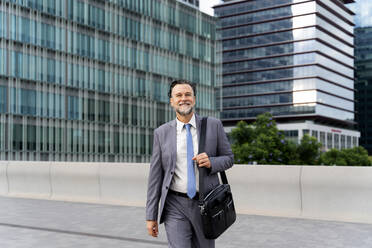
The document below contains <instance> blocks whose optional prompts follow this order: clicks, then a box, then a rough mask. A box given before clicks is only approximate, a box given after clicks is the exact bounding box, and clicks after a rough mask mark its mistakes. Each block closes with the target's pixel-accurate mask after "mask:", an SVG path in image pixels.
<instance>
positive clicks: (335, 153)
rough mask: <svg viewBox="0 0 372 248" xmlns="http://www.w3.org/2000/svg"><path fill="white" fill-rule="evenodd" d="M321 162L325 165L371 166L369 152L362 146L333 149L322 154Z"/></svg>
mask: <svg viewBox="0 0 372 248" xmlns="http://www.w3.org/2000/svg"><path fill="white" fill-rule="evenodd" d="M320 163H322V164H324V165H343V166H371V161H370V160H369V158H368V152H367V150H366V149H364V148H363V147H361V146H358V147H354V148H350V149H343V150H336V149H331V150H329V151H327V152H325V153H323V154H322V155H321V156H320Z"/></svg>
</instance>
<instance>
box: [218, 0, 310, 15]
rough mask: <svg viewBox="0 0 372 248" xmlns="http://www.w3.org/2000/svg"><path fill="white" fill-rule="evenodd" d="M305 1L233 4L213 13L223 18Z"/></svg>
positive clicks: (280, 0)
mask: <svg viewBox="0 0 372 248" xmlns="http://www.w3.org/2000/svg"><path fill="white" fill-rule="evenodd" d="M305 1H306V0H275V1H272V0H260V1H252V2H244V3H239V4H233V5H230V6H224V7H223V8H221V7H219V8H216V9H215V13H216V15H217V16H225V15H232V14H237V13H242V12H248V11H253V10H258V9H261V8H268V7H271V6H277V5H282V4H290V3H299V2H305Z"/></svg>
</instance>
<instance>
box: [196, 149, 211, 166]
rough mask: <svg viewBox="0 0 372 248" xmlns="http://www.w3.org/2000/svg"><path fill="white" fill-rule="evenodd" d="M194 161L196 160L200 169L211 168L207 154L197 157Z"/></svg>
mask: <svg viewBox="0 0 372 248" xmlns="http://www.w3.org/2000/svg"><path fill="white" fill-rule="evenodd" d="M192 160H195V161H196V163H197V164H198V165H199V167H206V168H211V161H209V157H208V155H207V154H206V153H205V152H203V153H200V154H198V155H196V156H195V157H193V158H192Z"/></svg>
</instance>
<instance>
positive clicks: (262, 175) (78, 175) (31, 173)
mask: <svg viewBox="0 0 372 248" xmlns="http://www.w3.org/2000/svg"><path fill="white" fill-rule="evenodd" d="M148 171H149V165H148V164H125V163H61V162H23V161H0V195H2V196H8V197H9V196H10V197H26V198H38V199H48V200H65V201H79V202H93V203H103V204H118V205H127V206H142V207H143V206H145V202H146V190H147V178H148ZM227 175H228V179H229V183H230V184H231V187H232V190H233V195H234V200H235V205H236V209H237V211H238V213H244V214H259V215H271V216H285V217H299V218H313V219H323V220H339V221H353V222H364V223H372V197H371V195H372V167H339V166H337V167H336V166H332V167H327V166H269V165H256V166H252V165H235V166H234V167H233V168H232V169H230V170H228V171H227Z"/></svg>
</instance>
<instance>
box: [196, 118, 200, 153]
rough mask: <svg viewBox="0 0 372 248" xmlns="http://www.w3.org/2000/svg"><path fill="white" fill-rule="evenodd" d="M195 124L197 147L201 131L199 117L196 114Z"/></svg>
mask: <svg viewBox="0 0 372 248" xmlns="http://www.w3.org/2000/svg"><path fill="white" fill-rule="evenodd" d="M195 122H196V131H197V134H198V145H199V141H200V129H201V117H199V116H198V115H197V114H195ZM198 150H199V149H198Z"/></svg>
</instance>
